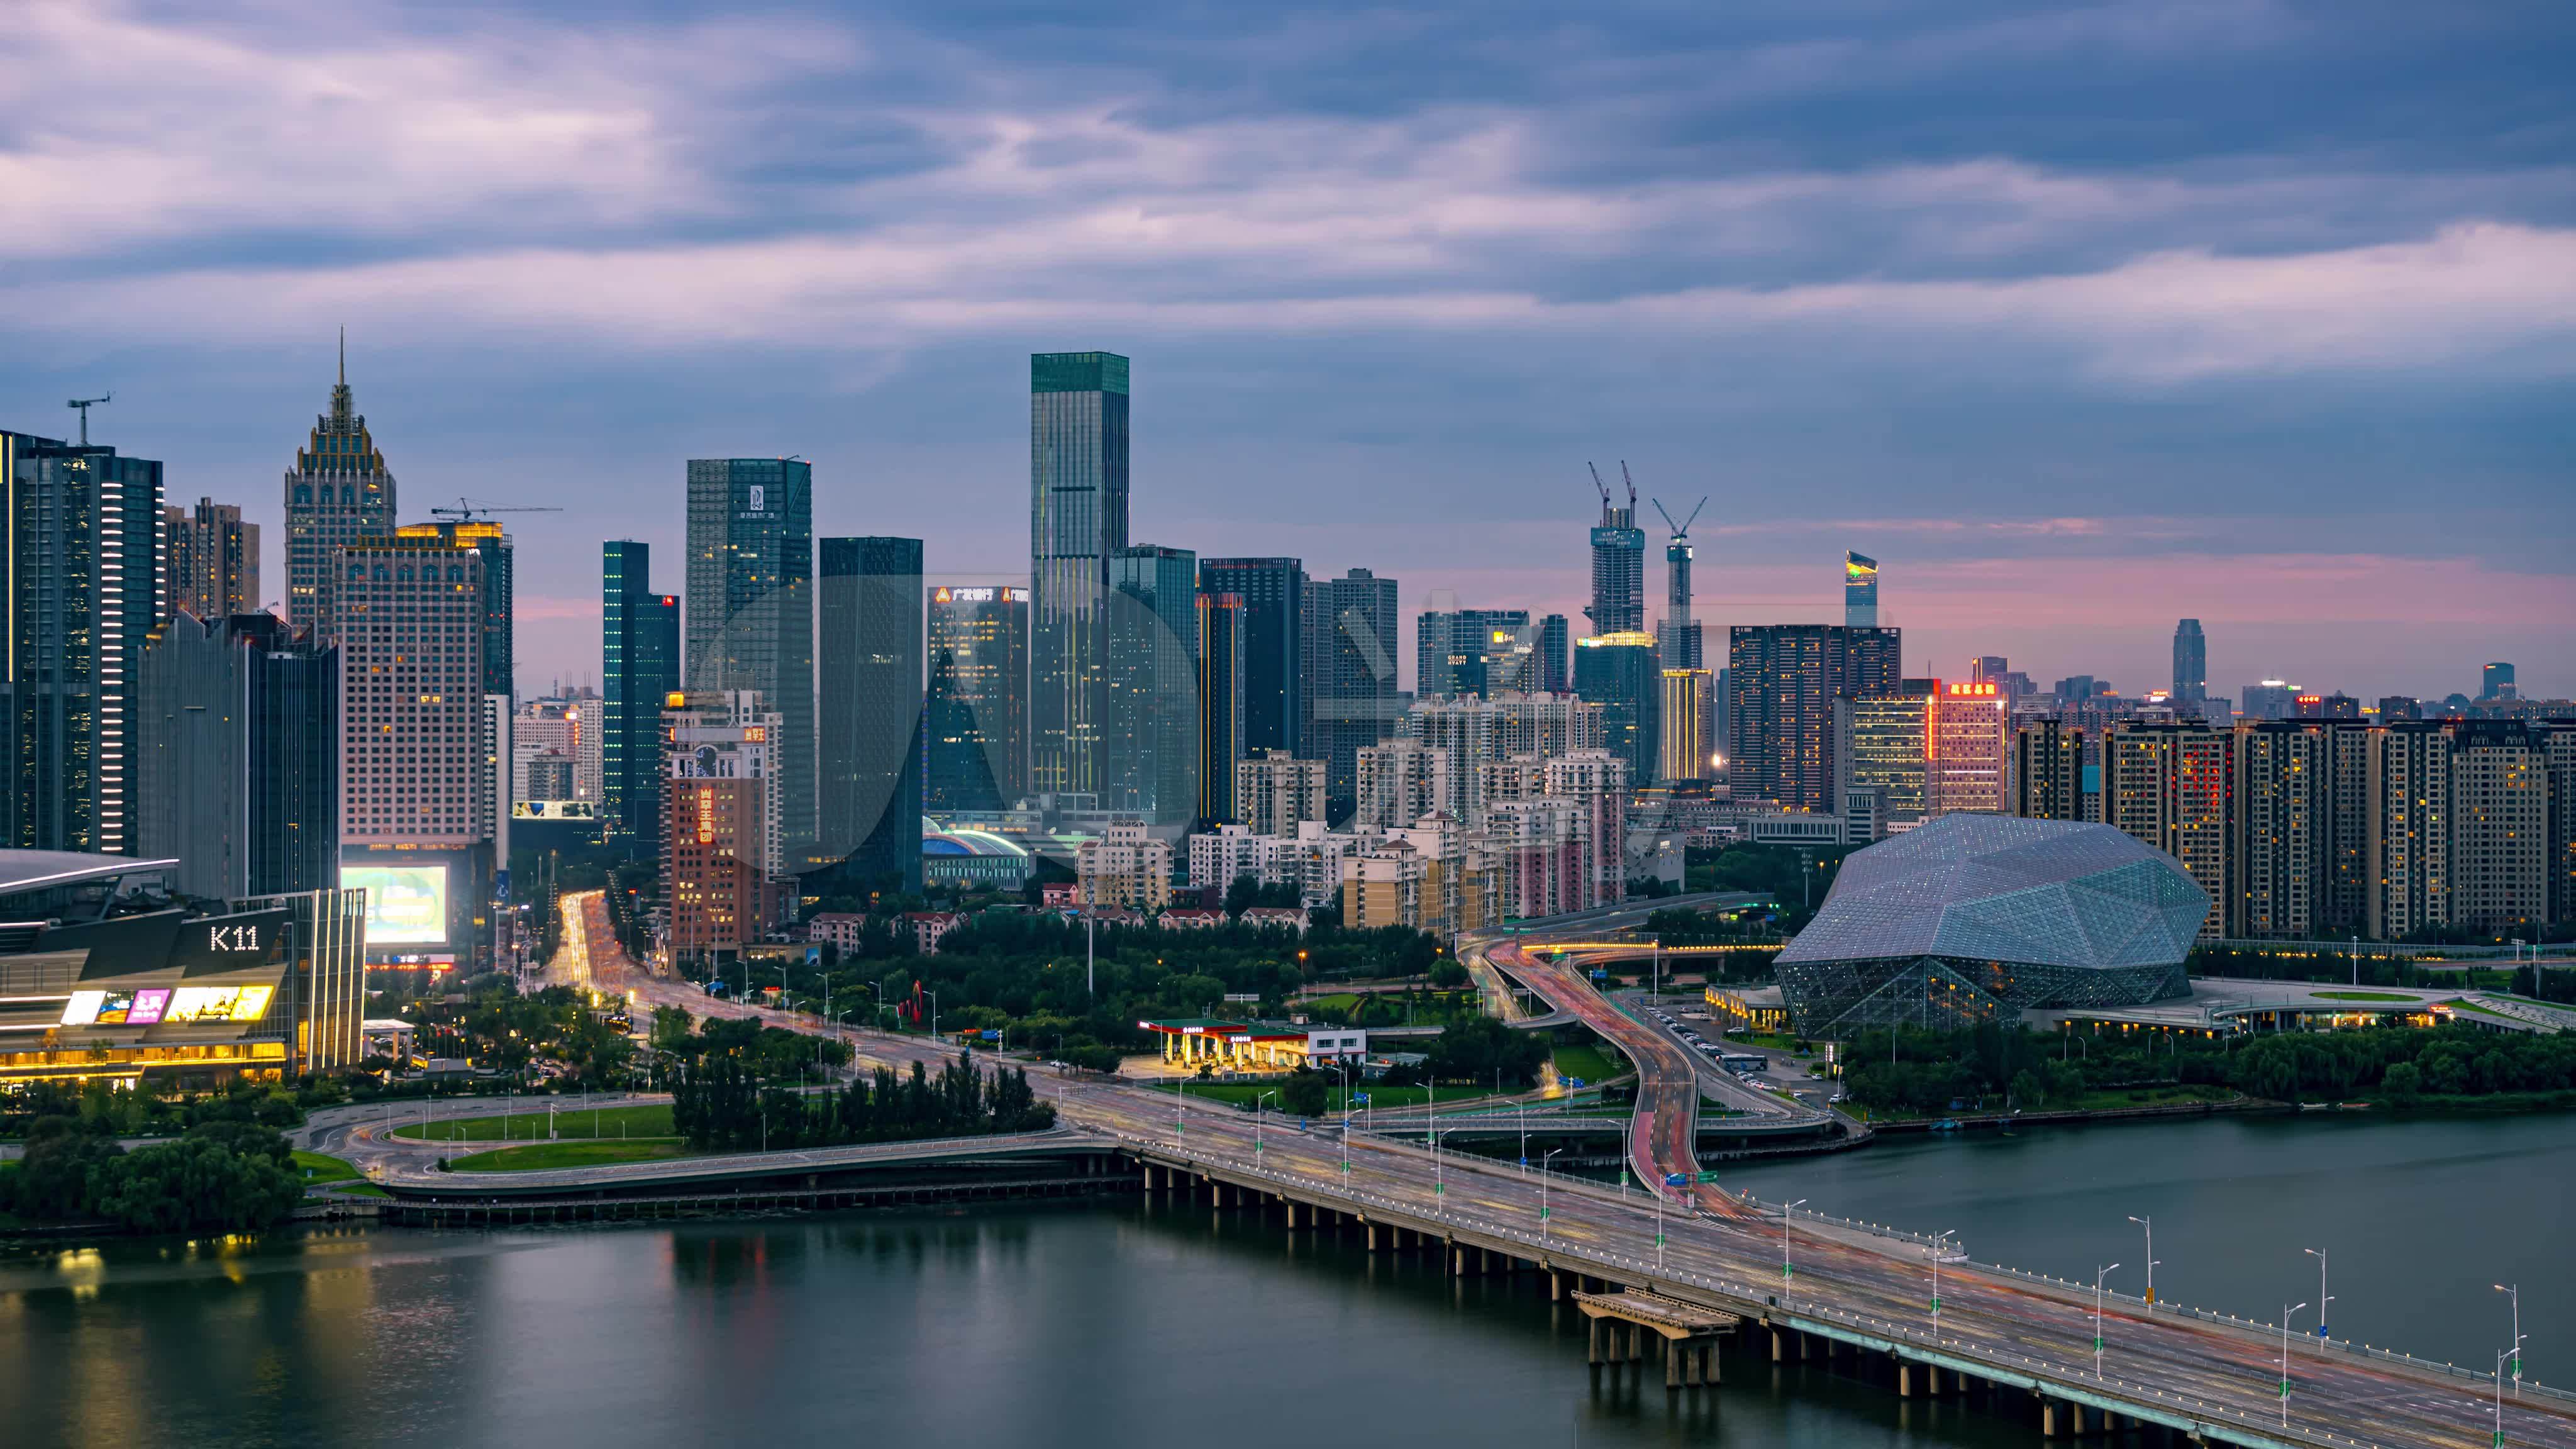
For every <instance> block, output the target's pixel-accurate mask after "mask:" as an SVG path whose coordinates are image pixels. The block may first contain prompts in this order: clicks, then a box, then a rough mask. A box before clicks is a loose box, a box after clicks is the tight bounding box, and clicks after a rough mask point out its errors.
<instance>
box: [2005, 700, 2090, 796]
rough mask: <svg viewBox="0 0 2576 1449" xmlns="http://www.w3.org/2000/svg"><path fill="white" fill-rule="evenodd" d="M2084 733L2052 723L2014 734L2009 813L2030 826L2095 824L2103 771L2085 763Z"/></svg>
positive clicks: (2040, 723)
mask: <svg viewBox="0 0 2576 1449" xmlns="http://www.w3.org/2000/svg"><path fill="white" fill-rule="evenodd" d="M2085 745H2086V741H2085V734H2084V731H2082V730H2080V729H2075V728H2072V727H2069V726H2068V725H2066V724H2065V723H2064V722H2062V721H2059V720H2055V719H2038V720H2031V721H2029V722H2027V723H2025V724H2022V725H2021V726H2019V727H2018V728H2016V729H2015V730H2014V731H2013V758H2012V802H2013V803H2012V813H2013V814H2015V815H2019V816H2022V817H2024V818H2026V819H2031V820H2100V819H2101V818H2102V782H2101V772H2102V767H2101V765H2100V764H2099V763H2098V762H2088V761H2087V759H2086V748H2085Z"/></svg>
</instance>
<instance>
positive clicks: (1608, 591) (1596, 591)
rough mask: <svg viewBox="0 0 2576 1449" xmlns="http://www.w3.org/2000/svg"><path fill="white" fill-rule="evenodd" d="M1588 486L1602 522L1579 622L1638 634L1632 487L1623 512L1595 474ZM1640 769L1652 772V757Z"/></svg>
mask: <svg viewBox="0 0 2576 1449" xmlns="http://www.w3.org/2000/svg"><path fill="white" fill-rule="evenodd" d="M1619 477H1620V480H1621V481H1622V482H1627V477H1628V465H1627V464H1625V463H1622V464H1620V465H1619ZM1592 485H1593V486H1594V487H1596V488H1598V489H1600V490H1601V521H1600V522H1599V523H1597V524H1594V525H1593V527H1592V606H1591V607H1590V608H1588V609H1585V610H1584V611H1583V613H1584V617H1586V618H1588V619H1590V620H1591V621H1592V633H1593V634H1594V636H1596V637H1598V636H1601V635H1607V634H1633V633H1638V632H1640V631H1642V630H1644V628H1645V627H1646V532H1645V530H1644V529H1641V528H1639V527H1638V526H1637V485H1636V484H1634V483H1628V484H1627V487H1628V504H1627V506H1626V507H1624V508H1622V507H1619V506H1617V505H1615V504H1614V503H1613V502H1612V501H1611V497H1610V485H1609V484H1607V483H1604V482H1602V481H1601V475H1600V473H1599V472H1598V471H1597V470H1596V471H1595V472H1594V473H1593V475H1592ZM1645 767H1646V768H1647V769H1652V768H1653V767H1654V761H1653V759H1652V758H1651V757H1650V758H1649V759H1648V760H1647V762H1646V766H1645ZM1630 768H1631V769H1632V770H1633V769H1635V768H1636V766H1635V764H1634V763H1633V762H1631V765H1630ZM1631 778H1632V779H1634V778H1640V777H1639V776H1636V775H1632V776H1631Z"/></svg>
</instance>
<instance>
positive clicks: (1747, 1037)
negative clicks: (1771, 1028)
mask: <svg viewBox="0 0 2576 1449" xmlns="http://www.w3.org/2000/svg"><path fill="white" fill-rule="evenodd" d="M1725 1036H1726V1043H1727V1045H1729V1046H1732V1045H1734V1044H1736V1043H1738V1042H1741V1043H1743V1044H1744V1045H1746V1046H1758V1047H1768V1048H1770V1049H1771V1050H1773V1051H1775V1052H1787V1053H1789V1054H1790V1055H1791V1056H1796V1055H1797V1054H1798V1039H1797V1038H1796V1037H1794V1036H1781V1035H1779V1034H1778V1033H1776V1032H1767V1031H1730V1032H1727V1033H1725Z"/></svg>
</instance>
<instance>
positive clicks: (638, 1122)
mask: <svg viewBox="0 0 2576 1449" xmlns="http://www.w3.org/2000/svg"><path fill="white" fill-rule="evenodd" d="M594 1117H595V1119H596V1122H595V1125H594ZM505 1132H506V1136H505V1135H504V1134H505ZM394 1135H395V1136H396V1137H405V1138H409V1139H411V1140H413V1141H422V1140H427V1141H431V1142H502V1141H508V1142H543V1141H545V1140H547V1137H548V1134H547V1132H546V1109H545V1104H544V1103H542V1102H540V1103H538V1104H537V1105H536V1108H535V1110H533V1111H521V1112H515V1113H509V1114H506V1115H503V1116H498V1117H459V1118H455V1119H452V1120H450V1119H445V1118H442V1119H440V1120H439V1121H436V1122H415V1123H411V1124H409V1125H408V1126H403V1127H397V1128H395V1129H394ZM552 1135H553V1136H555V1137H558V1138H572V1137H582V1138H587V1137H590V1136H593V1135H597V1136H599V1137H602V1138H605V1139H607V1140H608V1141H611V1142H616V1141H623V1140H626V1139H629V1138H636V1137H670V1136H674V1135H676V1134H675V1133H674V1132H673V1130H672V1127H671V1104H670V1103H668V1102H656V1103H653V1104H651V1105H649V1106H643V1107H601V1108H598V1109H596V1111H595V1112H594V1109H592V1108H589V1107H565V1108H561V1109H558V1110H557V1111H556V1112H555V1122H554V1132H553V1134H552Z"/></svg>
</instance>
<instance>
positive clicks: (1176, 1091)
mask: <svg viewBox="0 0 2576 1449" xmlns="http://www.w3.org/2000/svg"><path fill="white" fill-rule="evenodd" d="M1189 1095H1190V1084H1189V1082H1188V1080H1187V1079H1183V1080H1182V1081H1180V1082H1177V1083H1174V1084H1173V1087H1172V1145H1173V1146H1174V1147H1178V1146H1180V1145H1181V1104H1182V1102H1183V1101H1184V1100H1186V1099H1187V1098H1188V1097H1189ZM1349 1170H1350V1169H1349V1168H1347V1167H1346V1168H1344V1169H1343V1171H1345V1172H1347V1171H1349Z"/></svg>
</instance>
